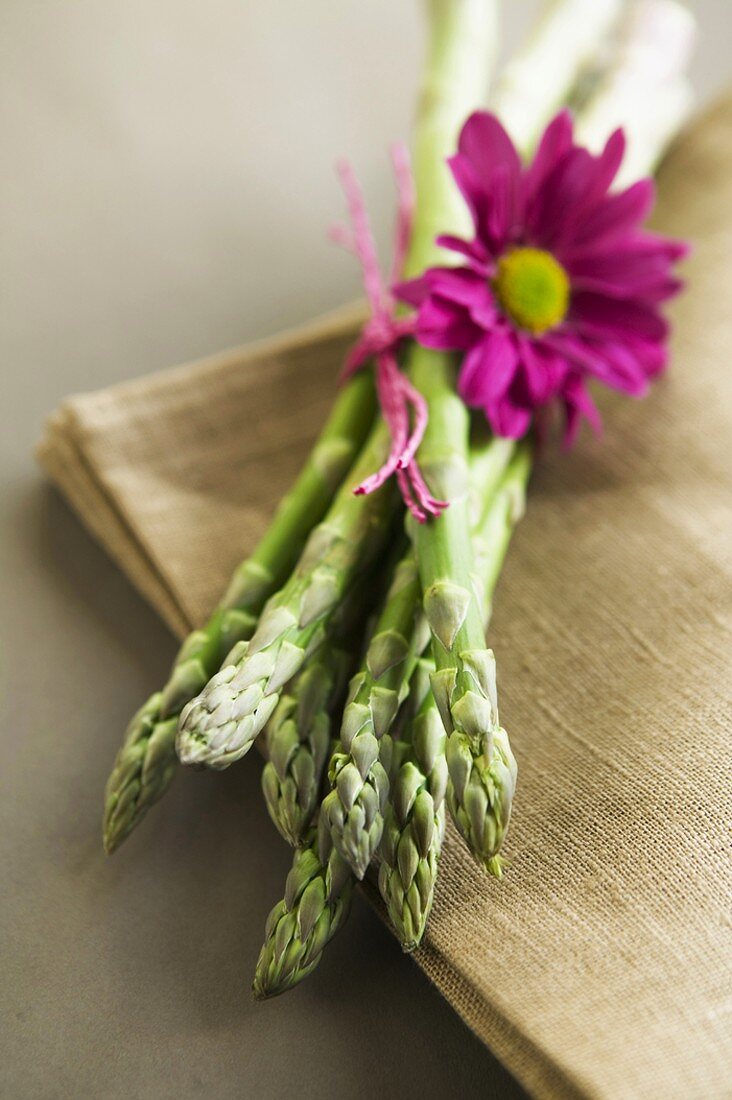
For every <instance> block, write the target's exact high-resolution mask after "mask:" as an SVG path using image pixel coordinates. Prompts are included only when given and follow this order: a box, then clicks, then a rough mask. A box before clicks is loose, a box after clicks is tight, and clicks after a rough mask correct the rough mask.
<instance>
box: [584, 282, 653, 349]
mask: <svg viewBox="0 0 732 1100" xmlns="http://www.w3.org/2000/svg"><path fill="white" fill-rule="evenodd" d="M568 326H571V328H572V329H574V330H575V331H577V332H579V333H580V334H581V333H583V332H587V333H588V334H589V335H590V336H592V335H599V336H603V337H614V338H615V339H617V340H618V341H619V342H620V343H622V342H623V340H624V339H625V338H626V337H627V336H629V335H630V336H633V335H635V336H641V337H642V338H643V339H645V340H665V339H666V337H667V336H668V322H667V321H666V320H665V318H663V317H662V316H661V314H660V313H659V312H658V311H657V310H655V309H653V308H652V307H651V306H647V305H645V304H643V303H642V302H634V301H618V300H617V299H615V298H608V297H605V296H604V295H602V294H594V293H591V292H590V291H585V290H582V291H578V292H577V293H576V294H573V296H572V305H571V309H570V316H569V318H568Z"/></svg>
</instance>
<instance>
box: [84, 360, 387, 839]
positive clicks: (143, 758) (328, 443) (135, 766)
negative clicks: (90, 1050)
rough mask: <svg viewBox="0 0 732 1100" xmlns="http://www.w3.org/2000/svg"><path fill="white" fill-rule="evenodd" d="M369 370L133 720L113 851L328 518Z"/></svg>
mask: <svg viewBox="0 0 732 1100" xmlns="http://www.w3.org/2000/svg"><path fill="white" fill-rule="evenodd" d="M374 408H375V394H374V387H373V381H372V380H371V378H369V377H368V374H367V372H361V373H360V374H358V375H356V376H355V377H354V378H353V379H352V380H351V381H350V382H349V384H348V385H347V386H346V387H344V388H343V390H341V392H340V394H339V395H338V397H337V398H336V401H335V404H334V406H333V409H332V412H331V414H330V416H329V418H328V420H327V422H326V424H325V426H324V428H323V430H322V432H321V433H320V435H319V437H318V440H317V442H316V443H315V446H314V447H313V450H312V451H311V453H310V456H309V458H308V460H307V462H306V463H305V466H304V467H303V470H302V472H301V473H300V476H299V477H298V479H297V481H296V482H295V484H294V486H293V487H292V489H291V491H290V493H289V494H288V495H287V496H285V497H284V498H283V500H282V501H281V502H280V505H279V507H278V509H277V512H276V513H275V516H274V518H273V520H272V523H271V525H270V527H269V529H268V531H267V532H266V534H265V535H264V536H263V538H262V539H261V540H260V542H259V544H258V545H257V546H256V548H255V549H254V551H253V553H252V554H251V556H250V557H249V558H247V559H246V560H245V561H244V562H243V563H242V564H241V565H240V566H239V567H238V569H237V570H236V572H235V573H234V576H233V577H232V580H231V583H230V585H229V588H228V590H227V592H226V594H225V595H224V598H223V600H222V601H221V604H220V606H219V607H218V608H217V610H216V611H215V612H214V613H213V615H212V616H211V618H210V619H209V621H208V622H207V623H206V625H205V626H204V627H202V628H201V629H200V630H194V631H193V632H192V633H191V634H190V635H189V636H188V637H187V638H186V640H185V641H184V643H183V645H182V646H181V648H180V650H179V652H178V655H177V656H176V658H175V661H174V663H173V668H172V670H171V673H170V676H169V678H168V682H167V683H166V685H165V687H164V688H163V689H162V691H160V692H156V693H155V694H154V695H152V696H151V697H150V699H148V701H147V702H146V703H145V704H144V705H143V706H142V707H141V708H140V710H139V711H138V712H137V713H136V714H135V715H134V717H133V718H132V720H131V722H130V724H129V726H128V727H127V731H126V733H125V736H124V740H123V742H122V746H121V748H120V750H119V752H118V754H117V758H116V760H115V763H114V767H113V769H112V773H111V775H110V777H109V780H108V782H107V788H106V795H105V805H104V818H103V839H104V847H105V850H106V851H107V852H108V853H111V852H113V851H114V850H115V849H116V848H117V847H118V846H119V845H120V844H121V843H122V841H123V840H124V839H125V837H127V836H128V835H129V834H130V833H131V832H132V830H133V829H134V828H135V827H136V825H137V824H138V823H139V822H140V820H141V819H142V817H143V816H144V814H145V813H146V811H147V810H148V809H149V808H150V806H152V805H153V803H155V802H156V801H157V800H158V799H159V798H160V797H161V795H163V794H164V792H165V791H166V790H167V788H168V786H169V785H170V783H171V781H172V779H173V776H174V775H175V772H176V769H177V763H178V762H177V758H176V755H175V735H176V730H177V726H178V722H177V719H178V715H179V714H180V712H181V710H182V709H183V707H184V706H185V704H186V703H188V702H189V701H190V700H191V699H192V698H194V696H195V695H197V694H198V692H200V691H201V690H202V688H203V687H204V686H205V684H206V682H207V681H208V679H209V677H210V676H212V675H213V673H214V672H215V671H216V670H217V669H218V668H219V666H220V664H221V662H222V660H223V658H224V656H225V655H226V654H227V653H228V652H229V650H230V649H231V648H232V646H233V645H234V644H235V643H236V642H237V641H240V640H242V639H246V638H249V637H251V635H252V634H253V632H254V628H255V626H256V622H257V619H258V617H259V614H260V612H261V610H262V608H263V607H264V604H265V601H266V600H267V598H268V597H269V596H270V595H271V594H272V592H274V591H275V590H276V589H277V588H278V587H279V586H280V585H281V584H283V583H284V581H285V579H286V577H287V575H288V574H289V572H290V570H291V569H292V567H293V565H294V564H295V562H296V560H297V556H298V554H299V552H300V550H301V549H302V546H303V545H304V543H305V540H306V538H307V536H308V534H309V532H310V530H311V528H312V527H313V525H314V524H315V523H317V522H318V521H319V520H320V519H321V518H322V516H323V515H324V513H325V511H326V509H327V507H328V505H329V503H330V501H331V500H332V498H333V494H334V493H335V491H336V489H337V487H338V485H339V484H340V483H341V482H342V480H343V477H344V475H345V474H346V472H347V471H348V469H349V468H350V466H351V464H352V463H353V460H354V457H355V455H356V454H357V453H358V450H359V448H360V447H361V445H362V444H363V441H364V440H365V438H366V435H367V433H368V431H369V428H370V426H371V423H372V421H373V416H374Z"/></svg>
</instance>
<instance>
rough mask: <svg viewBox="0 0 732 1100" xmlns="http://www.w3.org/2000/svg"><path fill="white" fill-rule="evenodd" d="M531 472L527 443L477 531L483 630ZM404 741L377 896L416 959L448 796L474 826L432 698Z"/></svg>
mask: <svg viewBox="0 0 732 1100" xmlns="http://www.w3.org/2000/svg"><path fill="white" fill-rule="evenodd" d="M530 468H531V461H530V447H529V444H528V443H526V442H524V443H521V444H519V445H518V447H517V449H516V453H515V455H514V457H513V459H512V461H511V463H510V465H509V466H508V468H507V470H506V472H505V473H504V475H503V477H502V480H501V483H500V485H499V487H498V489H497V490H496V491H495V492H493V491H491V490H489V492H488V497H487V506H486V507H485V509H484V513H483V516H482V517H481V519H480V520H479V522H478V523H477V524H476V526H475V529H474V534H473V546H474V549H475V581H476V583H478V582H479V583H480V588H481V603H482V606H483V608H484V612H485V620H486V623H487V621H488V619H489V617H490V600H491V597H492V593H493V589H494V587H495V585H496V582H497V580H498V575H499V573H500V569H501V565H502V563H503V559H504V557H505V553H506V549H507V547H508V542H509V539H510V536H511V532H512V530H513V527H514V525H515V523H516V522H517V520H518V519H519V518H520V517H521V515H522V514H523V505H524V498H525V488H526V482H527V480H528V476H529V472H530ZM473 473H474V474H475V471H473ZM476 491H477V490H476ZM420 666H421V668H422V669H424V668H425V667H427V668H430V666H431V671H434V663H433V662H428V661H424V660H423V661H422V662H420ZM402 736H403V743H404V749H405V750H406V751H404V754H403V757H402V762H401V766H400V767H399V769H398V770H395V774H394V776H393V778H392V783H391V792H390V796H389V802H388V805H387V808H386V812H385V827H384V835H383V839H382V842H381V847H380V850H379V855H380V859H381V862H380V866H379V890H380V891H381V896H382V897H383V899H384V901H385V903H386V906H387V910H388V912H389V916H390V917H391V921H392V924H393V925H394V928H395V929H396V932H397V935H398V936H399V939H400V940H401V942H402V945H403V946H404V948H405V950H407V951H411V950H413V949H414V948H415V947H417V946H418V945H419V943H420V941H421V939H422V936H423V934H424V930H425V927H426V924H427V920H428V918H429V914H430V910H431V908H432V900H433V896H434V888H435V882H436V880H437V867H438V860H439V856H440V849H441V847H442V836H443V831H444V824H445V805H444V800H445V794H446V792H447V796H448V802H449V803H450V804H451V807H453V808H454V812H455V814H456V816H457V818H458V821H459V824H460V827H461V832H462V833H463V835H465V834H466V833H469V830H470V825H471V823H470V822H469V821H468V822H463V821H462V817H461V814H462V803H461V802H459V801H458V800H456V799H455V794H454V790H453V785H452V783H451V782H450V783H448V774H447V761H446V758H445V740H446V737H445V729H444V726H443V724H442V720H441V718H440V714H439V711H438V709H437V706H436V704H435V701H434V697H433V696H432V693H431V692H428V693H426V695H425V698H424V702H423V703H422V704H421V706H420V707H419V709H418V710H417V713H416V716H415V717H414V718H413V719H412V720H411V721H408V722H407V723H406V727H405V730H404V733H403V735H402ZM509 751H510V750H509ZM463 801H464V799H463ZM495 869H496V870H499V865H497V866H496V868H495Z"/></svg>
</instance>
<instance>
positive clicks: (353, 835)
mask: <svg viewBox="0 0 732 1100" xmlns="http://www.w3.org/2000/svg"><path fill="white" fill-rule="evenodd" d="M419 594H420V589H419V578H418V576H417V567H416V565H415V562H414V556H413V554H412V550H411V547H410V548H409V550H408V551H407V553H406V555H405V556H404V557H403V558H402V560H401V561H400V562H399V564H398V565H397V567H396V569H395V571H394V578H393V581H392V584H391V586H390V588H389V591H388V593H387V596H386V601H385V603H384V609H383V611H382V613H381V615H380V616H379V619H378V622H377V624H376V628H375V631H374V634H373V636H372V638H371V641H370V643H369V647H368V650H367V653H366V659H365V664H364V667H363V668H362V669H360V670H359V671H358V672H357V673H356V675H355V676H354V677H353V679H352V681H351V687H350V692H349V697H348V701H347V703H346V707H345V709H344V712H343V721H342V722H341V730H340V744H339V746H338V748H337V749H336V751H335V752H334V753H333V755H332V756H331V760H330V765H329V768H328V777H329V780H330V784H331V788H332V789H331V790H330V792H329V793H328V794H327V795H326V797H325V799H324V800H323V815H324V818H325V820H326V821H327V823H328V826H329V827H330V831H331V835H332V838H333V844H334V846H335V848H336V850H337V851H338V853H339V854H340V855H341V857H342V858H343V859H345V860H346V861H347V862H348V863H349V865H350V867H351V869H352V870H353V873H354V874H355V875H356V877H357V878H359V879H362V878H363V876H364V875H365V874H366V870H367V868H368V865H369V863H370V862H371V858H372V856H373V854H374V852H375V851H376V849H377V847H378V845H379V841H380V839H381V831H382V828H383V816H382V811H383V807H384V802H385V799H386V796H387V793H388V790H389V780H388V761H389V755H390V749H391V738H390V737H389V731H390V729H391V727H392V725H393V722H394V719H395V718H396V715H397V712H398V710H399V707H400V706H401V704H402V702H403V701H404V699H405V697H406V695H407V693H408V691H409V679H410V676H411V673H412V671H413V669H414V665H415V663H416V661H417V658H418V657H419V654H420V653H421V651H422V649H423V648H424V646H425V644H426V642H427V638H428V635H427V636H425V634H424V627H423V623H422V621H421V620H420V616H419V614H418V612H419Z"/></svg>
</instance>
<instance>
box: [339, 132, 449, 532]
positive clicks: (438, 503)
mask: <svg viewBox="0 0 732 1100" xmlns="http://www.w3.org/2000/svg"><path fill="white" fill-rule="evenodd" d="M392 162H393V165H394V176H395V179H396V185H397V194H398V208H397V220H396V232H395V235H394V256H393V259H392V267H391V273H390V277H389V282H388V284H387V283H385V282H384V279H383V277H382V274H381V270H380V268H379V261H378V257H377V255H376V245H375V244H374V238H373V234H372V232H371V226H370V224H369V219H368V215H367V213H366V205H365V203H364V199H363V194H362V192H361V187H360V185H359V182H358V180H357V179H356V175H355V173H354V171H353V169H352V168H351V165H350V164H349V163H348V162H347V161H345V160H341V161H339V162H338V166H337V168H338V175H339V176H340V179H341V184H342V186H343V191H344V194H345V196H346V202H347V204H348V212H349V216H350V221H351V228H350V229H348V228H347V227H346V226H342V225H338V226H334V227H333V228H332V229H331V231H330V237H331V239H332V240H334V241H335V242H336V243H337V244H339V245H341V246H342V247H343V248H345V249H346V250H347V251H348V252H351V253H353V255H354V256H355V257H356V259H357V260H358V262H359V263H360V265H361V270H362V272H363V286H364V290H365V292H366V297H367V298H368V300H369V305H370V306H371V316H370V317H369V319H368V321H367V322H366V324H365V325H364V327H363V329H362V331H361V335H360V337H359V339H358V341H357V342H356V344H355V346H354V347H353V348H352V349H351V351H350V353H349V355H348V357H347V359H346V365H345V368H344V371H343V375H344V377H345V378H350V376H351V375H352V374H353V373H354V372H355V371H357V370H360V369H361V367H363V366H364V364H365V363H366V362H367V361H368V360H371V359H373V360H375V362H376V395H377V397H378V399H379V406H380V408H381V414H382V416H383V418H384V421H385V423H386V425H387V427H388V428H389V435H390V437H391V448H390V451H389V456H388V458H387V459H386V462H384V464H383V466H382V467H381V469H379V470H377V471H376V472H375V473H373V474H371V476H370V477H367V478H366V479H365V481H362V482H361V484H360V485H357V486H356V488H355V489H354V492H355V493H357V494H363V493H373V492H374V491H375V490H376V489H378V488H379V487H380V486H381V485H383V484H384V482H385V481H387V480H388V479H389V478H390V477H392V476H393V475H394V476H396V479H397V484H398V486H399V491H400V492H401V494H402V498H403V500H404V503H405V505H406V506H407V508H408V509H409V511H410V512H411V513H412V515H413V516H414V517H415V519H417V520H418V521H419V522H420V523H425V522H426V521H427V519H428V518H429V517H430V516H439V515H440V513H441V512H442V511H443V510H444V509H445V508H446V507H447V501H444V500H436V499H435V498H434V497H433V496H432V494H431V493H430V491H429V489H428V488H427V485H426V484H425V480H424V478H423V476H422V473H421V471H420V469H419V466H418V464H417V460H416V457H415V455H416V453H417V448H418V447H419V445H420V443H421V442H422V437H423V436H424V432H425V428H426V427H427V416H428V413H427V402H426V401H425V399H424V397H423V396H422V394H421V393H420V392H419V390H417V389H415V387H414V386H413V385H412V383H411V382H410V381H409V379H408V378H407V377H406V376H405V375H404V374H402V372H401V371H400V369H399V363H398V361H397V356H396V352H397V349H398V347H399V344H400V343H401V342H402V340H404V339H406V338H407V337H409V336H412V335H413V333H414V327H415V319H414V318H413V317H397V315H396V302H395V300H394V297H393V295H392V293H391V290H390V287H391V285H392V284H393V283H395V282H397V281H398V280H399V279H400V278H401V274H402V268H403V267H404V260H405V258H406V254H407V249H408V248H409V241H410V237H411V233H412V222H413V219H414V184H413V181H412V173H411V168H410V164H409V153H408V152H407V150H406V148H405V147H404V146H403V145H395V146H394V147H393V148H392Z"/></svg>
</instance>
